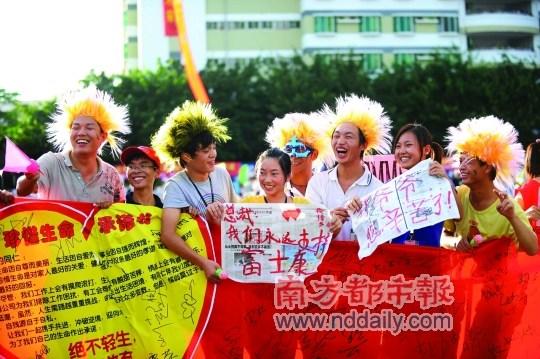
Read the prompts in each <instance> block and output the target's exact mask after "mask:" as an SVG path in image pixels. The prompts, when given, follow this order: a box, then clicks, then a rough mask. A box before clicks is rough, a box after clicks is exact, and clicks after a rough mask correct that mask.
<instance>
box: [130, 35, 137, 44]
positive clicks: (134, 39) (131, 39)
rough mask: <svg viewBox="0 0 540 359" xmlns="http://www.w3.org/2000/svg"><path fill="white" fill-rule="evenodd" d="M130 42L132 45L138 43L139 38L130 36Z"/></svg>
mask: <svg viewBox="0 0 540 359" xmlns="http://www.w3.org/2000/svg"><path fill="white" fill-rule="evenodd" d="M128 42H130V43H134V42H137V36H130V37H128Z"/></svg>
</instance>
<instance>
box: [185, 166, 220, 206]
mask: <svg viewBox="0 0 540 359" xmlns="http://www.w3.org/2000/svg"><path fill="white" fill-rule="evenodd" d="M186 176H187V178H188V179H189V182H191V184H192V185H193V187H195V190H196V191H197V193H198V194H199V197H201V200H202V201H203V203H204V206H205V207H208V203H206V201H205V200H204V197H203V195H202V194H201V191H199V187H198V186H197V185H196V184H195V182H193V180H192V179H191V177H189V175H188V174H187V172H186ZM208 181H209V182H210V194H211V196H212V202H210V203H214V188H213V187H212V178H211V177H210V175H208Z"/></svg>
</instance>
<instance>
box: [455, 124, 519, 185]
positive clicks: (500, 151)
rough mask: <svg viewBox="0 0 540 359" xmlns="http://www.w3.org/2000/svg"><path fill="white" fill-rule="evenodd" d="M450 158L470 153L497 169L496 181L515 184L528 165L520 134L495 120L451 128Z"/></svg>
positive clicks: (509, 125)
mask: <svg viewBox="0 0 540 359" xmlns="http://www.w3.org/2000/svg"><path fill="white" fill-rule="evenodd" d="M446 139H447V141H448V146H447V147H446V148H447V150H448V152H449V153H450V154H451V155H455V154H459V153H467V154H469V155H471V156H475V157H477V158H479V159H480V160H482V161H484V162H485V163H487V164H489V165H491V166H494V167H495V168H496V169H497V179H498V180H499V181H501V182H502V183H505V184H508V183H513V181H514V178H515V176H516V175H517V174H518V173H519V171H521V169H522V168H523V165H524V163H525V151H524V150H523V146H522V145H521V143H519V142H518V132H517V130H516V129H515V128H514V126H512V125H511V124H510V123H508V122H504V121H503V120H501V119H499V118H497V117H495V116H486V117H481V118H472V119H467V120H464V121H463V122H461V123H460V124H459V125H458V126H457V127H450V128H448V135H447V136H446Z"/></svg>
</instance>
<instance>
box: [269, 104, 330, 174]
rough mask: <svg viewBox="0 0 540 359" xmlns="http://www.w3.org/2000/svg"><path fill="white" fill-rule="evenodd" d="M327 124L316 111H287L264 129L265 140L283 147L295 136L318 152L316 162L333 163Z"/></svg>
mask: <svg viewBox="0 0 540 359" xmlns="http://www.w3.org/2000/svg"><path fill="white" fill-rule="evenodd" d="M328 125H329V123H328V121H326V120H325V119H324V118H323V117H322V116H320V115H318V114H316V113H311V114H305V113H288V114H286V115H285V116H284V117H282V118H276V119H275V120H274V121H273V122H272V125H271V126H270V127H269V128H268V130H267V131H266V142H268V144H270V146H271V147H278V148H283V147H285V145H286V144H287V143H288V142H289V141H290V140H291V139H292V138H293V137H296V138H297V139H298V140H300V141H302V142H303V143H304V144H306V145H307V146H309V147H311V148H313V149H314V150H316V151H317V152H318V155H317V160H316V161H317V162H324V163H325V164H326V165H328V166H331V165H332V164H333V163H334V153H333V151H332V146H331V144H330V139H329V138H328V136H326V130H327V128H328Z"/></svg>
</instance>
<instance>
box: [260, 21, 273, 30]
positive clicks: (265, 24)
mask: <svg viewBox="0 0 540 359" xmlns="http://www.w3.org/2000/svg"><path fill="white" fill-rule="evenodd" d="M261 28H263V29H271V28H272V21H261Z"/></svg>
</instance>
